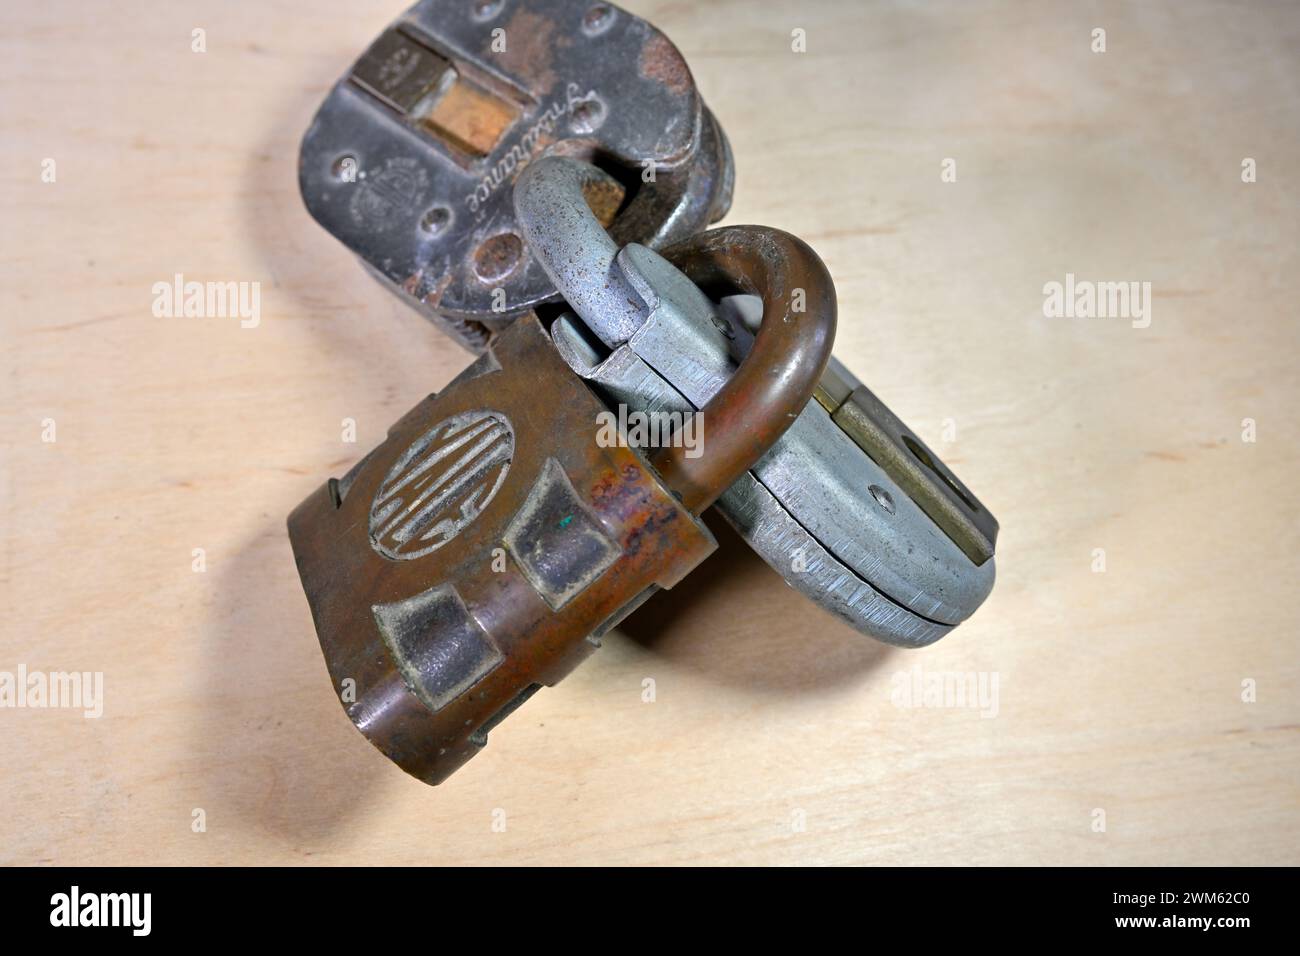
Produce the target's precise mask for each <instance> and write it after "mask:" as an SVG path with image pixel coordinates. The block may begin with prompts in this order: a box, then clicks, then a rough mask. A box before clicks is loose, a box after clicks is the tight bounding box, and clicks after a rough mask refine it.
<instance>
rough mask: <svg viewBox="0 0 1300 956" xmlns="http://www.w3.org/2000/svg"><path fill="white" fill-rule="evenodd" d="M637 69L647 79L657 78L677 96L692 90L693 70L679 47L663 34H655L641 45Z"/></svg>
mask: <svg viewBox="0 0 1300 956" xmlns="http://www.w3.org/2000/svg"><path fill="white" fill-rule="evenodd" d="M637 70H638V71H639V72H640V73H641V75H642V76H644V77H645V78H646V79H650V80H657V81H658V82H660V83H662V84H663V85H664V87H665V88H666V89H668V90H669V91H670V92H672V93H675V94H676V95H677V96H685V95H686V94H687V93H689V92H690V91H691V85H692V84H691V71H690V68H689V67H688V66H687V65H686V61H685V60H684V59H682V55H681V53H679V52H678V51H677V47H675V46H673V45H672V44H671V43H670V42H669V41H668V38H667V37H665V36H663V35H662V34H655V35H654V36H652V37H650V39H648V40H647V41H646V42H645V45H644V46H642V47H641V59H640V62H638V63H637Z"/></svg>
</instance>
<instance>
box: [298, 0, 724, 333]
mask: <svg viewBox="0 0 1300 956" xmlns="http://www.w3.org/2000/svg"><path fill="white" fill-rule="evenodd" d="M543 153H559V154H564V155H569V156H576V157H580V158H582V159H585V160H587V161H590V162H592V163H594V164H596V165H598V166H599V167H600V168H601V169H603V170H605V171H606V172H608V173H610V174H611V176H612V177H613V178H612V179H611V180H609V181H608V183H607V186H608V187H609V188H605V189H603V190H602V191H601V192H600V193H599V194H595V193H593V194H592V195H590V196H588V199H589V200H590V201H591V202H592V204H593V208H596V209H598V210H599V213H600V216H601V221H602V224H603V225H605V226H607V227H609V230H610V234H611V235H612V236H613V237H614V239H615V240H616V241H617V242H619V243H620V244H623V243H628V242H638V243H643V244H645V245H647V246H650V247H652V248H657V247H659V246H661V245H665V244H667V243H671V242H675V241H677V240H679V239H683V238H685V237H686V236H689V235H691V234H693V233H696V232H699V231H701V230H703V229H704V228H705V227H706V226H708V224H709V223H711V222H716V221H717V220H718V219H720V218H722V216H723V215H724V214H725V213H726V211H727V209H728V207H729V206H730V205H731V191H732V180H733V172H732V170H733V164H732V158H731V148H730V146H728V144H727V138H726V135H725V134H724V133H723V131H722V128H721V127H720V126H719V125H718V122H717V120H716V119H715V118H714V116H713V114H712V113H711V112H710V111H709V109H708V107H707V106H705V104H704V101H703V99H702V98H701V96H700V93H699V91H698V89H697V88H696V86H695V80H694V79H693V78H692V77H691V71H690V69H689V68H688V67H687V65H686V61H685V60H684V59H682V55H681V53H680V52H678V50H677V48H676V47H675V46H673V44H672V42H671V41H670V40H669V39H668V38H667V37H666V36H664V34H663V33H661V32H659V31H658V30H657V29H655V28H654V27H653V26H652V25H650V24H649V23H647V22H646V21H645V20H642V19H640V18H639V17H636V16H633V15H632V14H630V13H628V12H627V11H626V10H621V9H619V8H618V7H616V6H614V5H613V4H609V3H602V2H592V0H421V2H419V3H417V4H416V5H415V6H413V7H412V8H411V9H410V10H408V11H407V12H406V13H405V14H403V15H402V17H401V18H400V19H399V20H397V22H395V23H393V24H392V25H391V26H390V27H389V28H388V29H387V30H385V31H384V33H383V34H381V35H380V36H379V37H378V38H377V39H376V40H375V41H374V42H373V43H372V44H371V45H370V47H369V49H367V50H366V51H365V52H364V53H363V54H362V56H361V57H360V59H358V60H357V61H356V63H355V64H353V66H352V68H351V69H350V70H349V71H348V72H347V73H346V74H345V75H344V76H343V78H342V79H341V80H339V82H338V83H337V84H336V85H335V86H334V88H333V89H332V90H331V91H330V93H329V96H328V97H327V98H326V99H325V101H324V102H323V103H322V104H321V107H320V109H319V110H318V111H317V113H316V116H315V118H314V119H313V120H312V123H311V126H310V128H308V130H307V133H306V135H305V136H304V137H303V140H302V148H301V151H300V154H299V161H298V170H299V186H300V189H301V191H302V197H303V201H304V202H305V203H306V206H307V209H308V211H309V212H310V213H311V214H312V216H313V217H314V218H315V219H316V220H317V222H319V223H320V224H321V225H322V226H324V227H325V228H326V229H327V230H329V231H330V232H331V233H332V234H334V235H335V236H336V237H338V239H339V240H341V241H342V242H343V243H344V245H346V246H347V247H348V248H349V249H350V250H352V252H354V253H355V254H356V255H357V256H358V258H360V260H361V261H362V263H363V264H364V265H365V266H366V267H367V268H368V270H369V271H370V272H371V274H373V275H374V276H375V277H376V278H378V279H379V280H380V282H382V283H383V284H384V286H385V287H387V288H388V289H389V290H390V291H392V292H394V293H395V294H397V295H398V296H399V297H400V298H401V299H402V301H404V302H405V303H406V304H407V305H410V306H412V307H414V308H416V309H417V310H419V311H420V312H421V313H422V314H423V315H425V316H426V317H427V318H429V319H430V320H431V321H433V322H434V323H435V324H436V325H438V326H439V327H440V328H442V329H443V330H444V331H445V332H447V334H449V335H451V336H452V337H453V338H455V339H456V340H457V341H458V342H459V343H460V344H461V345H463V346H465V347H466V348H468V349H470V350H471V351H474V352H481V351H482V350H483V349H484V348H485V347H486V346H487V343H488V339H489V337H490V336H491V334H492V333H493V332H495V331H499V330H500V329H503V328H505V327H506V326H507V325H509V323H510V322H512V321H513V320H514V319H515V318H516V317H518V316H520V315H523V314H524V313H526V312H528V311H529V310H530V309H532V308H534V307H535V306H537V305H539V304H540V303H543V302H548V301H551V302H553V301H556V300H558V298H559V297H558V295H557V294H556V291H555V288H554V286H552V285H551V282H550V280H549V279H548V278H547V276H546V273H545V272H544V271H542V270H541V269H540V268H538V267H537V264H536V263H535V262H534V261H533V259H532V256H531V252H530V250H529V249H528V248H527V246H526V245H525V244H524V243H523V242H522V241H521V237H520V233H519V230H518V228H517V226H516V225H515V222H514V208H513V205H512V203H511V190H512V188H513V184H514V181H515V178H516V177H517V176H518V175H519V172H520V171H521V170H522V169H524V168H525V167H526V166H527V165H528V164H529V163H530V162H532V161H533V160H534V159H536V158H537V157H538V156H540V155H542V154H543Z"/></svg>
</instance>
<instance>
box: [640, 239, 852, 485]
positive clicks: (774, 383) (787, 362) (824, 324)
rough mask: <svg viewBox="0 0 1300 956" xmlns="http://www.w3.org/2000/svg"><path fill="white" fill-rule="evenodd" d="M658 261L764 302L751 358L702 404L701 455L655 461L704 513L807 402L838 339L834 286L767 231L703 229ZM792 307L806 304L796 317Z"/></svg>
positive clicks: (808, 252) (802, 252) (670, 455)
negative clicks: (703, 442)
mask: <svg viewBox="0 0 1300 956" xmlns="http://www.w3.org/2000/svg"><path fill="white" fill-rule="evenodd" d="M663 256H664V258H665V259H667V260H668V261H669V262H671V263H672V264H673V265H675V266H676V267H677V268H678V269H680V270H681V271H682V272H683V273H684V274H685V275H686V277H687V278H688V279H690V280H691V281H692V282H694V283H695V284H696V285H697V286H700V287H702V288H704V289H710V288H727V289H729V290H735V291H740V292H746V293H749V294H750V295H756V296H759V297H760V298H761V299H762V300H763V322H762V324H761V325H759V327H758V335H757V336H756V337H755V338H754V344H753V346H752V347H751V348H750V350H749V354H748V355H746V356H745V358H744V360H743V361H742V362H741V363H740V367H739V368H738V369H736V371H735V374H733V375H732V376H731V378H730V379H729V380H728V381H727V384H726V385H724V386H723V387H722V388H721V389H719V390H718V392H716V393H715V394H714V396H713V397H712V398H711V399H709V401H708V403H707V404H706V405H705V406H704V408H703V412H704V422H705V424H706V426H707V429H708V431H707V434H708V438H707V439H706V443H707V444H706V451H705V454H703V455H701V456H699V457H697V458H688V457H686V454H685V452H686V449H684V448H680V447H669V448H663V449H660V450H659V451H658V452H657V453H656V454H655V456H654V457H653V458H652V459H651V463H652V464H653V465H654V466H655V468H656V469H657V470H658V471H659V473H660V474H661V475H662V476H663V478H664V480H665V481H666V482H667V483H668V486H669V487H670V488H672V489H673V490H675V491H677V492H678V493H679V494H680V495H681V499H682V503H683V504H684V505H686V507H688V508H690V509H691V510H692V511H703V510H704V509H705V508H707V507H708V506H709V505H711V504H713V502H714V500H716V499H717V498H718V496H719V495H721V494H722V492H723V491H725V490H726V489H727V487H728V486H729V485H730V484H731V483H732V482H734V481H735V480H736V479H737V478H739V477H740V476H741V475H743V474H744V473H745V472H746V471H748V470H749V468H750V467H751V466H752V465H753V464H754V462H755V461H757V460H758V459H759V458H761V457H762V456H763V455H764V454H765V453H766V452H767V450H768V449H769V448H771V447H772V445H773V443H775V442H776V440H777V439H778V438H780V437H781V436H782V435H784V434H785V431H786V429H787V428H789V427H790V426H791V425H793V424H794V420H795V419H796V418H798V417H799V414H800V412H802V411H803V410H804V406H806V405H807V404H808V402H809V401H810V400H811V399H812V397H813V392H815V391H816V389H817V384H818V382H820V381H821V377H822V372H823V371H824V370H825V369H826V363H827V361H829V359H830V357H831V347H832V346H833V345H834V343H835V311H836V306H835V284H834V282H832V281H831V276H830V273H829V272H828V271H827V269H826V266H825V264H824V263H823V262H822V261H821V259H820V258H819V257H818V255H817V253H815V252H813V250H812V248H811V247H810V246H809V245H808V244H807V243H806V242H804V241H803V240H802V239H800V238H798V237H797V236H792V235H790V233H788V232H783V231H781V230H780V229H772V228H770V227H768V226H724V227H723V228H721V229H713V230H710V231H709V232H702V233H699V234H697V235H694V236H691V237H690V238H689V239H685V240H683V241H682V242H679V243H676V244H675V245H673V246H670V247H669V248H667V249H665V250H664V251H663ZM796 299H798V300H800V301H798V302H796ZM796 305H799V306H802V307H801V308H800V309H799V310H798V311H796V309H795V306H796Z"/></svg>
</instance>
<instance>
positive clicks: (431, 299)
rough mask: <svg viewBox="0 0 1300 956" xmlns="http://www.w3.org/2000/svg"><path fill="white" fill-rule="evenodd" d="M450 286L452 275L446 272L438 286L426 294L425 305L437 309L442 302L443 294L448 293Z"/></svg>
mask: <svg viewBox="0 0 1300 956" xmlns="http://www.w3.org/2000/svg"><path fill="white" fill-rule="evenodd" d="M449 285H451V273H450V272H444V273H443V276H442V278H441V279H439V280H438V284H437V285H435V286H434V287H433V288H432V289H430V290H429V291H428V292H427V293H425V296H424V304H425V305H428V306H432V307H433V308H437V307H438V304H439V303H440V302H442V296H443V293H445V292H446V291H447V286H449Z"/></svg>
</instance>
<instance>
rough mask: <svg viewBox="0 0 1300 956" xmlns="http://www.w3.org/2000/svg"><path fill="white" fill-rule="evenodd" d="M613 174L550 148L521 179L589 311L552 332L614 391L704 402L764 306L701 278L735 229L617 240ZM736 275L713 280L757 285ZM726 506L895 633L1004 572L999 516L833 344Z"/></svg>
mask: <svg viewBox="0 0 1300 956" xmlns="http://www.w3.org/2000/svg"><path fill="white" fill-rule="evenodd" d="M602 176H603V174H602V173H601V172H600V170H598V169H596V168H594V167H592V166H590V165H588V164H584V163H581V162H578V161H576V160H573V159H570V158H565V157H544V158H542V159H540V160H538V161H537V162H536V163H534V164H533V165H531V166H530V167H529V168H528V169H527V170H525V171H524V173H523V174H522V175H521V176H520V178H519V180H518V182H517V183H516V186H515V206H516V215H517V217H518V221H519V224H520V226H521V228H522V229H523V232H524V236H525V238H526V239H527V241H528V244H529V246H530V247H531V248H532V249H533V254H534V256H535V257H536V258H537V260H538V261H539V262H540V263H541V264H542V266H543V267H544V268H545V269H546V270H547V273H548V274H549V275H550V276H551V278H552V280H553V281H554V282H555V285H556V288H558V289H559V290H560V291H561V293H563V295H564V297H565V300H566V301H567V302H568V303H569V305H570V306H572V308H573V310H574V312H576V313H577V315H576V316H562V317H561V318H560V319H558V320H557V321H556V322H555V323H554V324H553V325H552V328H551V334H552V337H553V338H554V339H555V342H556V345H557V347H558V348H559V349H560V352H561V354H562V355H564V356H565V358H566V361H568V362H569V365H570V367H571V368H573V370H574V371H575V372H577V373H578V374H579V375H582V376H583V377H584V378H586V379H588V380H589V381H591V382H592V383H593V384H595V385H597V386H598V387H599V388H600V389H601V391H602V394H605V395H608V396H610V397H611V399H612V400H615V401H620V402H623V403H625V404H627V405H628V406H629V407H631V408H638V409H649V408H664V409H677V410H689V409H691V408H695V407H698V406H700V405H702V404H703V403H704V402H706V401H708V399H709V396H711V395H712V394H714V392H715V391H716V390H717V389H718V388H720V387H722V385H723V383H725V382H726V381H727V380H728V378H729V376H730V375H731V371H732V369H733V368H734V367H735V363H736V362H737V361H738V360H739V358H740V357H741V356H743V355H744V353H745V350H746V348H747V343H748V341H749V340H750V334H751V326H752V325H753V324H754V323H756V322H757V320H758V318H759V316H761V315H762V314H763V313H764V312H765V311H766V310H764V309H759V310H754V309H752V308H746V307H745V306H744V303H745V302H746V301H747V300H746V299H745V298H744V297H737V296H731V297H730V298H729V299H728V300H726V301H727V303H728V307H727V308H724V309H719V308H718V307H716V306H715V305H714V304H713V303H712V302H710V301H709V299H708V298H707V297H706V296H705V295H704V293H703V292H701V291H700V288H699V287H700V286H704V287H710V286H718V284H719V280H721V279H723V278H724V277H723V276H722V275H721V274H720V273H719V272H718V271H717V270H716V269H712V268H710V267H709V265H708V263H709V257H708V256H702V255H701V250H703V249H707V248H709V247H710V246H711V244H713V243H716V242H718V241H719V239H718V238H715V237H716V236H717V234H718V233H721V232H724V231H723V230H717V231H715V232H709V233H704V234H703V235H700V236H694V237H691V238H690V239H687V240H685V241H684V242H683V243H681V244H679V245H677V246H674V247H670V248H668V249H665V250H664V255H663V256H659V255H657V254H655V253H654V252H651V251H650V250H647V249H644V248H639V247H637V246H628V247H627V248H624V249H623V250H621V251H620V250H619V249H618V247H617V246H616V245H615V244H614V242H613V241H612V240H611V239H610V238H609V236H608V235H606V233H605V230H604V229H603V228H602V227H601V226H600V223H599V222H597V221H596V219H595V218H594V216H593V215H592V212H591V210H590V208H589V206H588V204H587V202H586V201H585V200H584V198H583V197H584V193H585V192H586V191H587V189H588V188H589V184H590V183H591V182H592V181H594V180H599V179H600V178H601V177H602ZM771 254H776V252H775V250H773V251H772V253H771ZM810 254H811V253H810ZM669 260H671V262H670V261H669ZM675 266H679V267H680V268H681V270H683V271H684V272H685V273H686V275H685V276H683V274H682V271H679V269H678V268H676V267H675ZM725 286H726V284H725V282H724V283H722V286H721V287H720V288H716V289H715V290H714V291H716V292H723V293H725V292H732V293H734V292H736V291H741V292H744V291H753V290H745V289H739V290H738V289H736V288H734V287H733V288H730V289H728V288H726V287H725ZM733 286H734V283H733ZM748 301H749V302H750V304H751V305H752V302H753V300H752V299H750V300H748ZM809 302H810V305H809V307H810V308H812V305H811V300H809ZM747 313H748V316H747ZM741 319H746V321H741ZM767 324H768V320H767V319H763V322H762V326H759V327H760V328H762V327H766V325H767ZM592 336H594V337H595V339H596V340H598V342H592V341H590V339H591V337H592ZM597 345H599V347H597ZM718 510H719V511H721V512H722V514H723V515H724V516H725V517H726V518H727V520H728V521H729V522H730V523H731V524H732V525H733V526H735V528H736V530H737V531H738V532H739V534H740V535H741V537H742V538H744V539H745V540H746V541H747V542H748V543H749V544H750V545H751V546H752V547H753V548H754V550H755V551H756V552H757V553H758V554H759V555H760V556H761V557H762V558H763V559H764V560H765V561H766V562H767V563H768V564H769V565H770V566H771V567H772V568H773V569H774V570H776V571H777V572H778V573H779V574H781V575H782V577H784V578H785V579H786V581H787V582H788V583H789V584H790V585H791V586H792V587H794V588H796V589H797V590H799V591H800V592H801V593H803V594H804V595H806V596H807V597H809V598H811V599H812V600H814V601H816V602H817V603H818V604H820V605H822V606H823V607H825V608H827V609H828V610H830V611H832V612H833V613H835V614H837V615H838V616H839V617H841V618H842V619H843V620H845V621H847V622H848V623H850V624H851V625H852V626H854V627H855V628H857V629H858V630H859V631H862V632H863V633H865V634H869V635H871V636H873V637H876V638H878V639H880V640H883V641H887V642H889V643H892V644H898V645H901V646H905V647H919V646H923V645H925V644H929V643H932V642H933V641H936V640H938V639H939V638H941V637H943V636H944V635H945V634H947V633H948V632H950V631H951V630H952V628H953V627H955V626H956V625H957V624H959V623H961V622H962V621H963V620H965V619H966V618H967V617H969V616H970V615H971V614H972V613H974V611H975V609H976V608H978V607H979V605H980V604H981V603H982V602H983V600H984V598H985V597H987V596H988V593H989V591H990V589H991V588H992V586H993V577H994V562H993V547H994V542H995V540H996V536H997V527H998V526H997V521H996V520H995V519H994V518H993V516H992V515H991V514H990V513H989V512H988V509H987V508H985V507H984V506H983V505H982V504H981V503H980V502H979V500H978V499H977V498H976V497H975V496H974V495H973V494H971V493H970V491H969V489H967V488H966V487H965V486H964V485H963V484H961V482H960V481H959V480H958V479H957V478H956V476H955V475H953V474H952V472H951V471H949V470H948V468H947V467H946V466H945V465H943V463H942V462H941V461H939V459H938V456H937V455H934V454H933V453H932V452H931V451H930V450H929V449H928V448H926V446H925V445H924V443H922V442H921V441H920V439H919V438H917V437H916V436H915V435H914V434H913V433H911V432H910V431H909V430H908V429H906V428H905V426H904V425H903V423H902V422H901V421H899V420H898V418H897V417H896V416H894V415H893V414H892V413H891V412H890V411H889V409H888V408H886V407H885V406H884V405H883V403H881V402H880V401H879V400H878V399H877V398H876V397H875V396H874V395H872V394H871V393H870V392H869V391H867V389H865V388H864V387H862V385H861V383H859V382H858V381H857V380H856V379H854V378H853V377H852V376H851V375H850V374H849V373H848V372H847V371H846V370H845V369H844V368H843V366H841V365H839V363H838V362H835V361H834V359H832V361H831V363H830V370H829V371H828V373H827V374H826V376H825V377H824V378H823V382H822V385H821V387H820V388H819V393H818V400H817V401H814V402H810V403H809V405H808V407H807V408H805V409H803V410H802V411H801V412H800V413H799V416H798V420H797V421H796V422H795V423H794V425H793V427H791V429H790V430H789V431H788V432H787V433H786V434H785V435H783V436H782V437H781V439H780V440H779V441H778V442H777V443H776V445H775V446H774V447H773V448H772V450H771V451H769V452H768V453H767V454H766V455H764V456H763V457H762V459H761V460H759V461H758V462H757V463H756V465H755V467H754V468H752V469H750V471H749V472H748V473H746V474H745V475H743V476H741V478H740V479H739V480H738V481H737V482H736V483H735V484H733V485H732V486H731V487H730V488H728V489H727V491H726V492H725V493H724V494H723V496H722V497H721V499H720V500H719V501H718Z"/></svg>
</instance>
